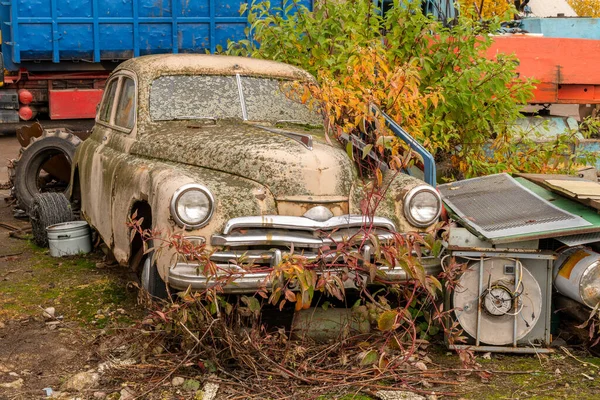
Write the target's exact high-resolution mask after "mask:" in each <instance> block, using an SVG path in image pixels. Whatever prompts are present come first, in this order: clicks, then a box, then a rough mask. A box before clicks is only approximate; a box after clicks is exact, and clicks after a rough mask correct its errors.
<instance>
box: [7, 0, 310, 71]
mask: <svg viewBox="0 0 600 400" xmlns="http://www.w3.org/2000/svg"><path fill="white" fill-rule="evenodd" d="M283 1H284V0H274V1H271V6H272V7H281V6H282V5H283ZM312 1H313V0H300V1H299V4H301V5H304V6H306V7H308V8H309V9H310V8H312ZM245 3H252V1H251V0H0V23H1V30H2V53H3V55H4V67H5V68H6V69H8V70H9V71H16V70H18V69H19V64H20V63H23V62H40V61H41V62H51V63H60V62H63V61H78V60H81V61H88V62H96V63H97V62H100V61H102V60H124V59H128V58H131V57H133V56H139V55H145V54H158V53H205V52H206V51H210V52H215V50H216V49H217V46H222V47H223V48H225V47H226V46H227V40H228V39H232V40H238V39H242V38H244V37H245V33H244V29H245V28H246V27H247V26H248V19H247V13H246V14H244V15H240V14H239V9H240V6H241V5H242V4H245Z"/></svg>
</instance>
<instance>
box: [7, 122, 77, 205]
mask: <svg viewBox="0 0 600 400" xmlns="http://www.w3.org/2000/svg"><path fill="white" fill-rule="evenodd" d="M80 143H81V139H79V138H78V137H77V136H75V135H73V134H72V133H71V132H70V131H68V130H66V129H49V130H45V131H44V133H43V134H42V136H40V137H39V138H31V142H30V143H29V146H27V147H26V148H25V149H23V151H22V152H21V154H20V156H19V159H18V160H17V161H16V167H15V172H14V193H15V196H16V198H17V201H18V206H19V207H21V208H23V209H24V210H25V211H27V212H29V209H30V207H31V204H32V202H33V197H34V196H35V195H36V194H38V193H40V192H43V190H41V188H40V186H39V184H38V179H39V175H40V172H41V171H42V168H43V167H44V164H46V162H48V161H49V160H50V159H53V158H56V156H61V155H62V156H64V160H66V163H68V166H69V171H68V174H69V176H70V167H71V164H72V162H73V156H74V155H75V150H76V149H77V146H79V144H80ZM63 163H64V161H63ZM68 180H70V179H68ZM66 183H67V186H66V189H65V190H64V191H63V193H67V192H68V190H69V186H70V182H66Z"/></svg>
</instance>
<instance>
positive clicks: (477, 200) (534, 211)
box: [439, 174, 591, 239]
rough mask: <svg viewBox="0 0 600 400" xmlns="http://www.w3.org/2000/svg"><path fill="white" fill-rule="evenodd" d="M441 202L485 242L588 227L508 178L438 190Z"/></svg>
mask: <svg viewBox="0 0 600 400" xmlns="http://www.w3.org/2000/svg"><path fill="white" fill-rule="evenodd" d="M439 190H440V193H441V195H442V197H443V199H444V202H445V203H446V204H447V205H448V206H449V207H450V208H451V209H452V210H453V211H454V212H455V213H456V214H457V215H458V216H459V217H460V218H461V219H462V220H463V223H465V224H467V225H470V226H472V227H473V228H474V229H475V230H477V231H478V232H479V233H481V234H482V235H483V236H485V237H486V238H489V239H493V238H500V237H505V236H513V235H523V234H528V233H536V232H543V231H552V230H564V229H570V228H579V227H584V226H590V225H591V224H590V223H589V222H587V221H586V220H584V219H583V218H581V217H579V216H577V215H574V214H571V213H569V212H566V211H563V210H561V209H559V208H557V207H555V206H554V205H552V204H551V203H550V202H548V201H546V200H544V199H542V198H541V197H539V196H538V195H537V194H535V193H533V192H532V191H530V190H529V189H527V188H525V187H523V186H522V185H520V184H519V183H518V182H517V181H516V180H514V179H513V178H512V177H511V176H510V175H508V174H497V175H489V176H484V177H480V178H473V179H467V180H464V181H459V182H453V183H448V184H445V185H440V186H439Z"/></svg>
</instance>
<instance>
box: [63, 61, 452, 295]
mask: <svg viewBox="0 0 600 400" xmlns="http://www.w3.org/2000/svg"><path fill="white" fill-rule="evenodd" d="M309 82H314V78H312V77H311V76H310V75H309V74H308V73H306V72H305V71H302V70H300V69H298V68H295V67H292V66H289V65H286V64H281V63H276V62H271V61H264V60H255V59H250V58H238V57H226V56H211V55H160V56H146V57H140V58H137V59H132V60H129V61H127V62H125V63H123V64H121V65H120V66H119V67H118V68H117V69H116V70H115V71H114V72H113V74H112V75H111V77H110V78H109V80H108V81H107V86H106V90H105V94H104V97H103V100H102V102H101V104H100V107H99V110H98V115H97V117H96V124H95V126H94V129H93V131H92V134H91V136H90V138H89V139H88V140H86V141H85V142H84V143H83V144H82V145H81V146H80V148H79V149H78V151H77V154H76V156H75V160H74V163H73V175H74V176H73V179H74V182H77V184H75V185H74V187H75V188H76V189H79V192H80V197H81V199H80V202H81V203H80V205H81V212H82V216H83V217H84V218H85V219H86V220H87V221H88V222H89V223H90V224H91V225H92V226H93V227H94V228H95V229H96V230H97V231H98V233H99V235H100V236H101V237H102V239H103V240H104V241H105V243H106V244H107V245H108V246H109V247H110V249H111V250H112V252H113V254H114V255H115V257H116V259H117V261H119V263H121V264H128V263H129V264H130V265H132V264H133V265H135V264H136V263H138V262H140V259H139V257H136V254H139V253H140V252H139V244H138V246H137V247H138V248H137V249H136V243H135V240H134V241H133V242H132V241H131V240H130V236H131V230H130V228H128V226H127V225H126V221H127V220H128V218H130V217H131V216H132V215H133V214H134V213H136V214H137V217H143V218H144V227H146V228H154V229H157V230H158V231H160V232H162V233H163V234H169V233H173V232H183V233H184V236H185V237H186V238H188V239H190V240H191V241H193V242H195V243H205V244H206V246H207V249H209V250H210V251H211V252H212V255H211V258H210V260H211V261H212V262H214V264H215V265H216V266H217V267H218V271H220V272H219V273H227V274H232V273H233V274H234V278H235V279H232V280H231V281H230V282H229V283H228V284H227V285H226V286H225V287H224V290H225V291H226V292H253V291H256V290H257V289H258V288H259V286H260V285H261V284H264V282H265V280H266V279H268V277H269V272H268V268H269V267H273V266H276V265H277V264H278V263H279V262H280V261H281V259H282V257H284V256H285V255H286V254H287V253H289V252H290V251H291V249H293V251H294V254H299V255H302V256H303V257H306V258H307V259H309V260H310V259H316V258H317V257H318V256H319V254H321V250H320V249H322V248H323V246H327V245H331V244H332V243H336V242H338V241H340V240H344V238H347V237H351V236H352V235H353V234H355V233H356V232H358V231H359V230H360V229H361V227H363V226H365V225H369V226H370V227H371V228H372V229H373V232H374V233H375V234H376V235H378V236H379V237H380V239H382V240H385V239H389V238H390V237H391V236H393V235H394V234H397V233H398V232H400V233H406V232H418V231H423V230H425V229H426V228H427V227H429V226H430V225H432V224H434V223H435V222H436V221H437V219H438V216H439V212H440V208H441V200H440V198H439V195H438V194H437V192H436V191H435V189H433V188H432V187H431V186H429V185H427V184H425V183H424V182H422V181H421V180H419V179H416V178H414V177H411V176H408V175H404V174H394V173H392V172H391V171H388V172H387V173H386V174H385V179H387V181H388V182H389V188H388V190H387V191H386V193H385V198H384V199H383V201H382V202H381V204H380V206H379V207H378V208H377V212H376V215H375V216H372V217H367V216H365V215H362V214H361V201H363V198H364V196H365V195H364V185H365V184H366V183H367V182H366V181H365V180H364V179H362V178H360V177H359V175H358V172H357V167H356V165H355V164H354V162H353V161H352V160H351V159H350V158H349V157H348V156H347V154H346V151H345V150H344V148H343V146H342V145H340V144H338V143H337V142H335V141H333V140H332V141H329V140H327V138H326V136H325V131H324V127H323V119H322V116H321V115H320V114H319V113H318V112H317V111H316V108H314V107H312V106H311V105H310V104H309V103H310V101H308V102H306V101H305V102H304V103H303V102H301V101H298V100H297V99H295V98H294V96H293V95H290V93H293V90H292V89H293V88H294V87H298V86H299V85H303V84H305V83H309ZM332 142H334V143H332ZM74 195H75V194H74ZM420 199H421V200H422V199H425V200H426V201H425V203H426V205H425V206H424V208H421V207H420V206H419V203H418V202H419V201H420ZM408 203H410V204H408ZM155 245H156V243H155ZM363 248H364V249H365V250H364V251H370V250H369V246H368V245H367V246H363ZM151 258H152V259H151V261H146V263H145V265H147V264H148V263H150V262H151V263H152V265H156V267H157V268H156V271H157V272H158V274H159V275H160V278H161V279H162V280H164V281H165V282H167V283H168V284H169V285H170V286H172V287H174V288H177V289H185V288H187V287H190V286H191V287H192V288H193V289H195V290H203V289H206V288H207V287H210V286H211V285H214V278H215V277H209V276H206V275H205V274H204V273H203V271H204V269H203V268H202V267H203V266H200V268H199V266H198V263H197V262H196V263H192V262H189V261H186V260H185V259H182V258H181V257H177V256H176V255H174V254H173V251H172V250H169V249H165V250H164V251H160V252H158V251H156V252H154V253H153V256H152V257H151ZM241 259H243V260H246V261H248V260H250V261H251V264H252V265H254V266H255V267H256V268H253V269H250V270H246V269H244V268H242V267H240V266H239V264H240V263H239V261H240V260H241ZM430 261H431V262H430V263H426V269H427V272H435V271H437V268H438V266H439V263H438V262H436V261H435V260H430ZM265 267H266V268H265ZM384 273H385V276H386V279H387V280H405V279H407V278H410V276H409V275H407V273H406V271H404V270H403V269H401V268H386V269H385V271H384ZM209 278H210V279H209ZM142 282H144V281H143V280H142Z"/></svg>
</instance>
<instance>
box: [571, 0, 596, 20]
mask: <svg viewBox="0 0 600 400" xmlns="http://www.w3.org/2000/svg"><path fill="white" fill-rule="evenodd" d="M569 5H570V6H571V7H572V8H573V10H574V11H575V12H576V13H577V15H579V16H580V17H600V0H569Z"/></svg>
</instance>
